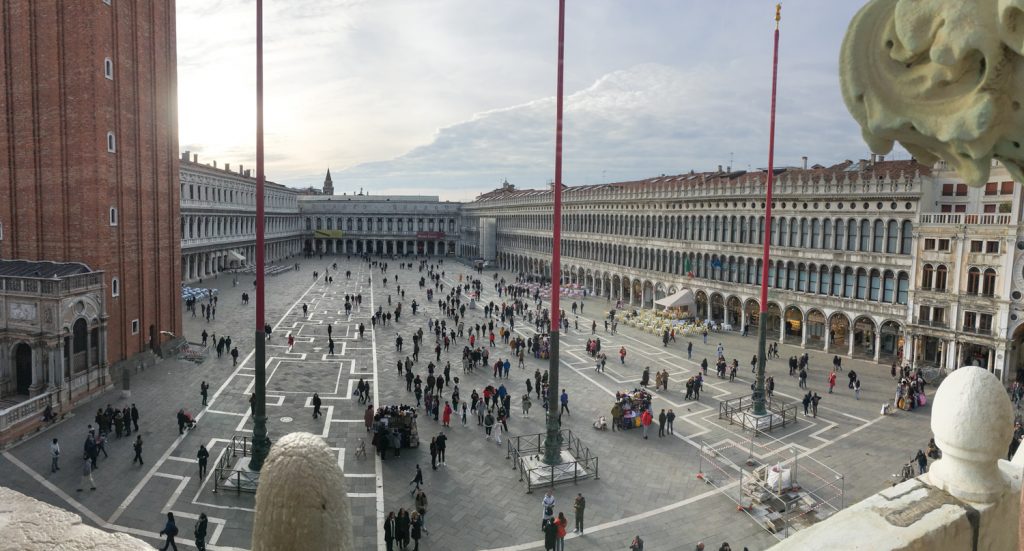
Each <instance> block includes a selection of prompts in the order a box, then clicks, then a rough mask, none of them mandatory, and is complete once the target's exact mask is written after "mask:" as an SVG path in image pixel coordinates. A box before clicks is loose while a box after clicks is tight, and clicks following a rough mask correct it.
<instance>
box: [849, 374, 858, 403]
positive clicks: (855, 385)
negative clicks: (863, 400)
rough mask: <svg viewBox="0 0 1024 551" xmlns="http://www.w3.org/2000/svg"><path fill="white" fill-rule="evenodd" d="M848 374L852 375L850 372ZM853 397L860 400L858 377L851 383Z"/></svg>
mask: <svg viewBox="0 0 1024 551" xmlns="http://www.w3.org/2000/svg"><path fill="white" fill-rule="evenodd" d="M850 373H853V372H852V371H851V372H850ZM853 397H854V398H856V399H858V400H860V377H857V378H856V379H854V381H853Z"/></svg>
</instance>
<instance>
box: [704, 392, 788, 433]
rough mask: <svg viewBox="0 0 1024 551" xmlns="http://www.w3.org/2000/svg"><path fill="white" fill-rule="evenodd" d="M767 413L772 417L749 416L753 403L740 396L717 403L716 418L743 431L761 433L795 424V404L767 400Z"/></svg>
mask: <svg viewBox="0 0 1024 551" xmlns="http://www.w3.org/2000/svg"><path fill="white" fill-rule="evenodd" d="M766 405H767V409H768V412H769V413H771V414H772V415H765V416H761V417H757V416H754V415H752V414H750V413H749V412H750V410H751V409H753V407H754V401H753V399H752V398H750V397H749V396H741V397H739V398H734V399H732V400H723V401H721V402H719V403H718V418H719V419H724V420H728V421H729V424H730V425H736V424H738V425H740V426H741V427H742V428H743V430H747V429H751V430H755V431H761V432H766V431H767V432H771V431H772V430H774V429H777V428H782V427H785V426H786V425H789V424H793V423H796V420H797V406H796V403H795V402H793V403H786V402H782V403H778V402H775V401H774V400H772V398H770V397H769V398H768V399H767V401H766Z"/></svg>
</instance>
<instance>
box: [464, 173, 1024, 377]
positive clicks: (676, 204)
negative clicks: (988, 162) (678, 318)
mask: <svg viewBox="0 0 1024 551" xmlns="http://www.w3.org/2000/svg"><path fill="white" fill-rule="evenodd" d="M939 168H940V169H941V167H939ZM994 174H997V173H994ZM951 178H955V175H953V174H951V173H948V172H944V171H941V170H940V173H937V174H932V170H931V168H930V167H927V166H922V165H920V164H918V163H915V162H912V161H899V162H893V161H884V160H881V159H878V160H871V161H861V162H858V163H851V162H845V163H841V164H839V165H835V166H831V167H827V168H826V167H821V166H816V167H813V168H810V169H786V170H780V171H779V173H778V174H777V176H776V179H775V189H774V195H775V196H774V204H773V222H772V230H771V235H770V236H765V235H764V197H765V185H766V179H767V178H766V173H764V172H755V173H748V172H726V171H723V172H715V173H691V174H683V175H678V176H662V177H658V178H652V179H648V180H642V181H635V182H621V183H615V184H604V185H595V186H578V187H567V188H565V191H564V194H563V201H564V206H563V213H564V221H563V226H562V227H563V246H562V254H563V255H564V256H563V259H562V269H563V273H562V278H563V281H567V282H571V283H579V284H581V285H584V286H585V287H587V288H588V289H590V290H591V292H592V293H594V294H597V295H600V296H603V297H606V298H608V299H610V300H613V301H619V300H621V301H622V302H623V303H624V304H625V305H629V306H631V307H633V308H652V307H653V305H654V301H655V300H656V299H658V298H661V297H664V296H667V295H670V294H673V293H675V292H676V291H678V290H682V289H689V290H691V291H692V292H693V293H694V295H695V297H696V302H697V304H696V307H697V316H698V317H699V318H701V319H709V320H713V321H715V322H719V323H723V324H727V325H728V326H730V327H731V328H732V329H733V330H736V331H740V330H742V328H743V327H744V326H746V327H747V328H748V329H749V330H750V331H754V330H756V328H757V327H758V324H759V323H761V320H760V304H759V290H760V283H761V252H762V246H763V243H764V241H765V239H769V240H770V242H771V245H772V249H771V251H772V256H771V264H770V266H769V271H768V277H769V281H770V285H771V287H772V290H771V294H770V300H769V304H768V315H767V319H766V320H764V321H765V322H766V323H767V324H768V329H769V335H770V336H771V337H772V338H775V339H781V340H782V341H784V342H787V343H791V344H794V345H799V346H802V347H805V348H808V349H819V350H825V351H828V352H829V353H833V354H839V355H843V356H856V357H862V358H867V359H873V360H876V361H880V362H891V361H893V360H896V359H897V358H901V359H904V360H905V361H907V362H909V363H913V364H915V365H918V364H920V365H936V366H940V365H941V366H944V367H948V368H952V367H953V366H954V365H955V364H957V363H958V362H959V364H960V365H964V364H975V365H982V366H985V367H988V368H989V369H992V370H993V371H997V372H999V373H1000V375H1003V376H1004V377H1005V374H1003V373H1001V372H1002V371H1003V362H1004V357H1003V356H1002V355H1001V354H1002V353H1003V352H1005V351H1006V350H1008V349H1009V347H1011V346H1012V345H1011V344H1010V342H1009V334H1008V332H1007V331H1008V325H1007V324H1008V323H1010V322H1011V321H1013V322H1017V318H1014V320H1010V316H1009V315H1008V311H1009V306H1010V302H1011V301H1013V300H1014V299H1013V297H1012V296H1011V295H1010V288H1009V286H1008V285H1009V280H1010V278H1007V277H1006V275H1005V274H1007V273H1010V272H1009V269H1008V268H1009V263H1011V262H1012V261H1013V260H1012V258H1013V255H1012V254H1008V253H1009V251H1008V250H1006V249H1007V248H1008V247H1012V242H1013V241H1014V239H1013V237H1012V236H1015V235H1016V228H1017V222H1018V221H1019V219H1020V208H1019V199H1017V197H1018V196H1019V190H1018V191H1017V192H1014V193H1008V194H1007V195H1006V196H1002V195H998V193H1002V190H1003V189H1007V190H1008V189H1009V187H1006V188H1004V187H1003V186H1002V184H1001V183H997V184H996V187H997V188H998V189H999V190H1000V191H999V192H997V198H998V201H985V200H977V201H962V202H963V203H968V202H969V203H970V204H972V205H974V206H973V207H968V208H969V209H972V210H973V209H989V210H991V209H992V208H996V209H1001V210H1000V212H1002V211H1005V212H1003V216H983V215H984V214H987V213H988V211H986V212H985V213H981V212H979V213H977V214H979V216H975V217H973V218H970V219H967V218H964V216H970V215H971V214H974V213H973V212H965V213H964V216H961V218H959V219H956V218H951V217H947V218H940V217H936V215H938V214H941V212H940V211H941V209H944V208H947V207H944V206H941V202H936V198H935V195H936V194H941V193H942V189H943V187H942V185H943V182H947V180H949V179H951ZM993 178H998V176H997V175H996V176H993ZM947 183H948V182H947ZM956 185H957V184H956V183H954V190H955V189H959V188H957V187H956ZM961 185H962V184H961ZM990 187H991V186H990ZM973 193H979V194H980V193H984V191H976V192H973ZM958 202H959V201H958ZM989 202H993V203H995V202H998V203H999V205H997V206H995V207H992V206H989V205H988V203H989ZM950 208H956V209H959V208H960V207H955V206H954V207H950ZM958 212H962V211H958ZM462 220H463V223H462V237H463V241H462V243H461V244H460V247H461V254H463V255H464V256H467V257H483V258H488V252H487V251H488V250H490V251H493V253H492V254H493V259H495V260H496V261H497V262H498V263H499V264H500V265H501V266H502V267H504V268H506V269H509V270H512V271H515V272H521V273H523V274H534V275H539V276H547V275H549V258H550V257H549V255H550V251H551V193H550V190H517V189H515V188H514V187H512V186H508V185H506V186H503V187H502V188H499V189H497V190H495V191H493V192H490V193H487V194H484V195H482V196H480V197H479V198H478V199H477V200H476V201H474V202H473V203H469V204H467V205H465V206H464V207H463V209H462ZM951 225H952V226H953V227H950V226H951ZM956 232H959V237H952V235H953V233H956ZM925 233H929V234H935V235H936V236H938V235H943V234H945V235H947V238H946V239H947V240H949V241H952V242H959V243H961V244H963V246H962V247H959V248H953V247H950V248H949V249H947V250H944V251H943V253H944V254H945V256H943V257H942V258H939V257H938V256H937V255H938V252H937V251H936V252H934V253H933V252H932V251H924V250H923V249H922V248H923V247H925V246H926V244H927V245H929V246H930V245H931V244H932V241H930V240H928V239H927V238H924V237H922V235H923V234H925ZM956 240H959V241H956ZM994 240H999V241H1000V243H1001V245H999V246H998V247H997V246H995V245H991V244H989V243H988V241H994ZM973 241H980V242H982V245H981V247H982V251H981V252H978V251H977V250H975V249H976V248H977V246H978V245H977V244H976V243H974V244H972V242H973ZM1021 245H1022V246H1021V247H1020V249H1024V240H1022V242H1021ZM972 247H973V249H972ZM993 247H996V248H993ZM971 250H975V252H974V253H971V252H970V251H971ZM984 251H993V252H988V253H986V252H984ZM1019 252H1021V251H1020V250H1018V253H1019ZM933 257H934V258H933ZM929 261H930V262H929ZM940 261H941V262H940ZM1022 262H1024V261H1022ZM940 265H941V266H944V268H942V269H940V267H939V266H940ZM928 266H930V268H929V267H928ZM927 270H931V271H932V273H939V272H940V271H942V270H945V272H946V274H947V275H945V276H943V277H945V278H947V279H945V280H943V281H948V283H944V285H946V287H943V288H942V289H943V293H945V294H944V295H940V294H939V293H938V292H937V291H936V283H935V281H936V280H935V279H932V280H928V279H927V276H926V275H925V274H926V273H927ZM1018 271H1020V270H1018ZM953 272H957V275H956V277H955V278H952V277H951V275H950V274H952V273H953ZM961 272H962V273H961ZM1018 275H1020V274H1018ZM922 278H925V279H922ZM1019 279H1024V277H1021V278H1019ZM975 282H977V285H975ZM986 282H987V283H986ZM1021 283H1024V281H1022V282H1021ZM975 286H977V289H975ZM958 290H959V291H958ZM1021 291H1022V292H1024V289H1021ZM972 293H973V294H972ZM1018 295H1019V293H1018ZM1018 298H1019V297H1018ZM950 304H954V306H952V307H950V306H949V305H950ZM956 304H959V307H958V306H956ZM943 306H945V307H946V308H947V312H948V313H947V314H946V315H947V316H953V317H951V318H945V319H947V320H956V321H955V322H949V321H947V322H946V323H945V325H944V326H943V325H940V324H938V323H937V322H934V321H932V320H934V319H935V318H934V317H933V316H931V314H932V312H934V311H935V310H934V309H935V308H941V307H943ZM922 308H925V309H924V310H922ZM922 316H924V318H922ZM965 316H966V317H965ZM1022 331H1024V330H1022ZM936 339H937V340H936ZM937 348H938V349H942V350H943V351H944V353H936V352H935V350H936V349H937ZM1014 365H1016V364H1014Z"/></svg>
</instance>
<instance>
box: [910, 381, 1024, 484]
mask: <svg viewBox="0 0 1024 551" xmlns="http://www.w3.org/2000/svg"><path fill="white" fill-rule="evenodd" d="M931 423H932V425H931V426H932V433H933V434H934V435H935V443H936V444H938V446H939V448H940V449H941V450H942V459H939V460H938V461H936V462H935V463H933V464H932V466H931V468H930V469H929V470H928V474H927V476H928V482H929V483H930V484H931V485H933V486H935V487H937V488H941V489H943V490H945V491H947V492H949V493H950V494H951V495H953V496H955V497H958V498H960V499H963V500H966V501H974V502H978V503H992V502H994V501H995V500H996V499H997V498H998V496H999V495H1000V494H1001V493H1002V492H1004V491H1006V489H1007V488H1009V487H1010V485H1009V483H1008V482H1007V481H1006V480H1004V476H1003V474H1002V473H1001V472H1000V471H999V467H998V461H999V459H1000V458H1002V457H1003V456H1004V455H1005V454H1006V449H1007V446H1008V445H1009V442H1010V436H1011V433H1012V432H1013V426H1012V425H1013V408H1012V406H1011V405H1010V400H1009V398H1007V396H1006V391H1005V390H1004V389H1003V385H1002V384H1001V383H1000V382H999V380H998V379H996V377H995V375H993V374H991V373H989V372H988V371H987V370H985V369H983V368H979V367H971V366H968V367H961V368H960V369H957V370H956V371H954V372H953V373H952V374H950V375H949V376H948V377H946V379H945V380H944V381H943V382H942V384H941V385H939V390H938V391H937V392H936V393H935V399H934V400H933V401H932V420H931Z"/></svg>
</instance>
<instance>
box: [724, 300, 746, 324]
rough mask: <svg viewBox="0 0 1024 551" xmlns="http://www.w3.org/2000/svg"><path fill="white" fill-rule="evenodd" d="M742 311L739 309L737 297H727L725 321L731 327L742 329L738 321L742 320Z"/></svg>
mask: <svg viewBox="0 0 1024 551" xmlns="http://www.w3.org/2000/svg"><path fill="white" fill-rule="evenodd" d="M741 314H742V312H741V310H740V299H739V298H737V297H729V299H728V300H726V301H725V322H726V323H728V324H729V325H731V326H732V328H733V329H736V330H742V329H743V328H742V327H740V322H741V321H742V317H743V316H742V315H741Z"/></svg>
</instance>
